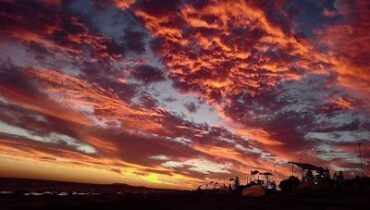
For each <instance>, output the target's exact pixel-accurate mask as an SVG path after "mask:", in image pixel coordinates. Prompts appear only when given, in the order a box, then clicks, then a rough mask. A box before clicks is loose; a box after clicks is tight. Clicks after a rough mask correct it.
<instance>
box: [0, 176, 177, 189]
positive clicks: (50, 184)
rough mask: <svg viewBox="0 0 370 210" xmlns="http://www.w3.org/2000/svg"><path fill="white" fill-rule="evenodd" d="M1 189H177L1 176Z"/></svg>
mask: <svg viewBox="0 0 370 210" xmlns="http://www.w3.org/2000/svg"><path fill="white" fill-rule="evenodd" d="M0 191H12V192H68V193H72V192H86V193H87V192H89V193H118V192H132V193H136V192H137V193H144V192H170V191H175V190H166V189H152V188H147V187H137V186H131V185H127V184H121V183H115V184H86V183H77V182H65V181H50V180H38V179H22V178H1V177H0Z"/></svg>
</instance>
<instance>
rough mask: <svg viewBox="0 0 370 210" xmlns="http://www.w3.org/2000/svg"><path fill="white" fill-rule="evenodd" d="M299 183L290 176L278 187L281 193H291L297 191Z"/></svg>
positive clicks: (295, 178)
mask: <svg viewBox="0 0 370 210" xmlns="http://www.w3.org/2000/svg"><path fill="white" fill-rule="evenodd" d="M300 183H301V182H300V181H299V179H298V178H297V177H295V176H291V177H289V178H288V179H286V180H283V181H281V182H280V184H279V187H280V189H281V191H283V192H293V191H295V190H296V189H297V187H298V185H299V184H300Z"/></svg>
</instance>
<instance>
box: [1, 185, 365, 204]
mask: <svg viewBox="0 0 370 210" xmlns="http://www.w3.org/2000/svg"><path fill="white" fill-rule="evenodd" d="M8 209H9V210H10V209H20V210H28V209H30V210H39V209H53V210H74V209H76V210H77V209H78V210H85V209H86V210H90V209H91V210H94V209H96V210H110V209H123V210H142V209H150V210H198V209H199V210H216V209H222V210H239V209H240V210H241V209H244V210H248V209H253V210H268V209H284V210H290V209H294V210H296V209H297V210H300V209H302V210H321V209H322V210H347V209H348V210H365V209H366V210H369V209H370V179H369V178H365V179H356V180H347V181H344V182H342V183H337V184H335V183H334V184H331V185H327V186H326V187H321V188H316V189H315V188H312V189H310V190H306V191H299V192H294V193H280V192H278V193H275V194H270V195H266V196H264V197H261V198H246V197H241V196H239V194H237V193H226V192H225V193H221V192H214V191H208V192H206V191H194V192H190V191H175V190H160V189H150V188H145V187H135V186H130V185H125V184H108V185H99V184H83V183H71V182H60V181H46V180H30V179H13V178H0V210H8Z"/></svg>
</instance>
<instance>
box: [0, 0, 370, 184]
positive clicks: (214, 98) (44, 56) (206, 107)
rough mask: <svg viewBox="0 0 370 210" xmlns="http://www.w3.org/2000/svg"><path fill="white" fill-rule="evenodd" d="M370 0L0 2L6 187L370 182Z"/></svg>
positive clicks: (0, 145) (0, 156)
mask: <svg viewBox="0 0 370 210" xmlns="http://www.w3.org/2000/svg"><path fill="white" fill-rule="evenodd" d="M369 8H370V1H368V0H358V1H349V0H348V1H345V0H342V1H341V0H317V1H313V0H312V1H311V0H310V1H309V0H276V1H273V0H270V1H269V0H250V1H249V0H99V1H98V0H97V1H89V0H75V1H72V0H66V1H62V0H38V1H37V0H34V1H23V0H22V1H21V0H20V1H15V0H0V65H1V67H0V176H4V177H24V178H38V179H52V180H67V181H77V182H92V183H116V182H121V183H127V184H131V185H143V186H149V187H156V188H176V189H193V188H194V187H196V186H198V185H199V184H201V183H206V182H210V181H218V182H221V183H222V182H224V180H229V178H231V177H235V176H239V177H240V179H241V181H242V182H245V181H246V180H247V178H248V174H249V173H250V170H255V169H257V170H260V171H271V172H274V173H275V175H276V176H275V178H276V180H277V181H278V180H281V179H285V178H287V177H288V176H290V175H291V171H290V165H289V164H288V163H287V162H288V161H302V162H309V163H312V164H316V165H318V166H322V167H324V168H326V167H328V168H329V169H330V170H331V172H332V173H333V171H339V170H343V171H345V175H346V176H348V177H350V176H354V175H356V174H358V173H360V172H361V171H360V164H359V163H360V159H359V153H358V143H362V147H361V149H362V155H363V164H364V173H365V174H368V175H370V166H369V165H370V9H369Z"/></svg>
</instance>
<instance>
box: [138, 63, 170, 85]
mask: <svg viewBox="0 0 370 210" xmlns="http://www.w3.org/2000/svg"><path fill="white" fill-rule="evenodd" d="M132 75H133V76H134V77H135V78H136V79H138V80H141V81H143V82H144V83H151V82H158V81H161V80H164V74H163V72H162V70H161V69H159V68H157V67H154V66H149V65H142V66H139V67H137V68H136V69H135V71H134V72H133V73H132Z"/></svg>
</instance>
